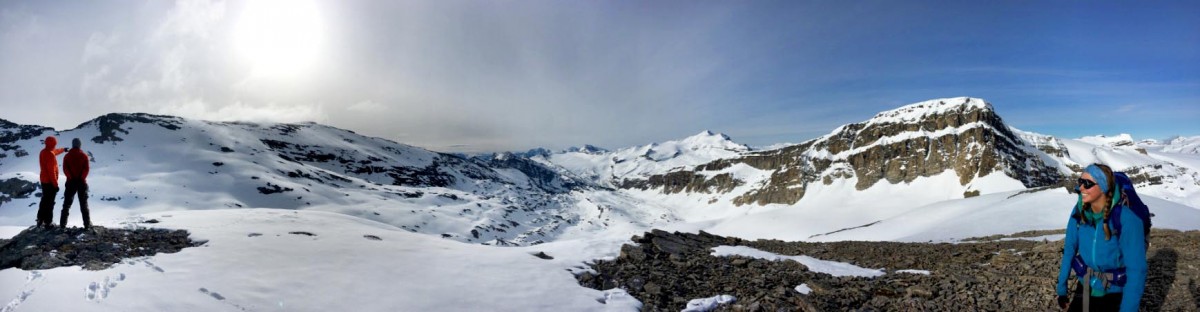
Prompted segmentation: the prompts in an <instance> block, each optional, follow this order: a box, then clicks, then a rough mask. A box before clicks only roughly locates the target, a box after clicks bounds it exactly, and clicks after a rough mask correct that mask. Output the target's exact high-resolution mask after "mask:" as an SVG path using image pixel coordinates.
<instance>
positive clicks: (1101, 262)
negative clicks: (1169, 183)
mask: <svg viewBox="0 0 1200 312" xmlns="http://www.w3.org/2000/svg"><path fill="white" fill-rule="evenodd" d="M1115 181H1116V179H1114V178H1113V172H1112V169H1111V168H1109V167H1108V166H1105V165H1101V164H1093V165H1090V166H1088V167H1087V168H1086V169H1084V172H1083V174H1082V175H1081V176H1080V177H1079V201H1078V202H1076V204H1075V209H1074V210H1072V212H1071V217H1070V218H1069V219H1068V221H1067V235H1066V238H1064V239H1063V243H1064V244H1063V258H1062V263H1061V266H1060V268H1059V271H1058V285H1056V287H1055V288H1056V289H1055V291H1056V292H1057V294H1058V304H1059V307H1061V308H1063V309H1067V310H1069V311H1084V310H1091V311H1122V312H1136V311H1137V310H1138V306H1139V305H1140V304H1141V301H1142V291H1143V290H1145V288H1146V273H1147V267H1146V240H1145V239H1146V238H1145V232H1144V229H1143V225H1142V221H1141V220H1140V219H1138V216H1137V214H1134V213H1133V212H1132V211H1130V210H1129V207H1126V206H1125V205H1122V204H1119V203H1117V202H1116V201H1114V200H1113V198H1114V196H1115V195H1116V194H1115V193H1114V192H1116V189H1117V187H1116V182H1115ZM1115 209H1124V211H1121V212H1120V218H1121V220H1120V221H1121V226H1122V229H1121V231H1120V232H1119V233H1118V232H1115V231H1114V230H1113V229H1111V228H1110V226H1109V224H1110V223H1111V220H1109V217H1110V216H1111V215H1113V213H1112V211H1113V210H1115ZM1077 259H1078V260H1077ZM1075 261H1080V262H1082V263H1081V264H1080V265H1082V266H1085V267H1086V268H1087V269H1086V270H1087V271H1088V273H1086V275H1087V276H1086V277H1079V278H1078V279H1079V280H1078V284H1077V285H1076V287H1075V293H1074V295H1073V296H1072V297H1074V298H1073V299H1069V298H1068V297H1067V294H1068V292H1067V278H1068V277H1069V275H1070V273H1071V270H1072V265H1073V262H1075ZM1120 270H1124V272H1123V274H1124V281H1123V283H1122V282H1120V281H1114V280H1119V279H1117V278H1115V276H1117V275H1116V274H1119V273H1113V272H1120ZM1085 289H1086V291H1087V292H1090V293H1086V294H1085V293H1084V292H1085Z"/></svg>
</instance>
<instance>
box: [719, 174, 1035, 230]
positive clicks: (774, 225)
mask: <svg viewBox="0 0 1200 312" xmlns="http://www.w3.org/2000/svg"><path fill="white" fill-rule="evenodd" d="M1005 180H1011V178H1007V177H1003V176H1001V175H996V176H995V177H989V178H987V179H979V180H977V181H976V182H975V184H972V185H971V186H970V187H974V188H975V189H983V190H988V191H999V190H1005V189H1008V190H1011V189H1012V188H1013V187H1017V186H1019V185H1020V184H1019V182H1012V181H1005ZM857 182H858V179H857V178H849V179H839V180H834V182H833V183H832V184H831V185H824V184H820V183H811V184H809V185H808V187H809V188H808V190H807V191H806V192H805V195H804V197H803V198H801V199H800V201H799V202H797V203H796V204H795V205H790V206H786V205H768V206H767V207H762V208H760V210H759V211H758V212H754V213H747V214H743V215H736V216H728V217H725V218H723V219H721V220H719V221H717V224H716V225H715V226H713V227H711V228H709V229H706V231H709V232H711V233H713V234H718V235H727V236H736V237H741V238H745V239H779V240H789V241H799V240H809V239H810V237H812V236H814V235H818V234H824V233H829V232H833V231H837V230H841V229H845V228H850V227H855V226H861V225H864V224H868V223H871V222H875V221H879V220H883V219H887V218H891V217H894V216H897V215H901V214H904V213H906V212H908V211H911V210H912V209H917V208H919V207H921V206H923V205H928V204H933V203H938V202H943V201H947V200H953V199H960V198H962V197H963V192H964V191H965V190H966V189H967V187H964V186H963V185H961V184H959V183H960V182H959V180H958V175H956V174H955V173H954V172H953V171H945V172H943V173H941V174H939V175H935V176H932V177H922V178H917V179H916V180H914V181H913V182H911V183H900V184H888V183H886V182H885V181H881V182H880V183H876V184H875V185H874V186H871V187H870V188H867V189H866V190H862V191H858V190H856V189H855V187H854V185H855V183H857ZM914 190H920V191H914Z"/></svg>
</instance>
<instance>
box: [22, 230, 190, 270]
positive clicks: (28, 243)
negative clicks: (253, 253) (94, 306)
mask: <svg viewBox="0 0 1200 312" xmlns="http://www.w3.org/2000/svg"><path fill="white" fill-rule="evenodd" d="M204 243H205V242H204V241H193V240H191V239H188V232H187V231H184V230H164V229H134V230H126V229H109V228H104V227H99V226H94V227H92V229H91V230H85V229H83V228H67V229H62V228H56V229H43V228H36V227H31V228H29V229H26V230H24V231H21V233H18V234H17V236H14V237H13V238H12V239H10V240H7V241H2V242H0V270H3V269H7V268H14V267H15V268H20V269H22V270H44V269H51V268H56V267H63V266H75V265H82V266H83V268H84V269H87V270H102V269H105V268H107V267H109V266H111V265H112V264H116V263H119V262H121V260H122V259H127V258H134V257H144V256H152V255H155V254H157V253H160V252H163V253H175V252H178V251H179V250H182V249H183V248H187V247H195V246H200V245H203V244H204Z"/></svg>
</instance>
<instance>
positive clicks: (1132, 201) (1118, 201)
mask: <svg viewBox="0 0 1200 312" xmlns="http://www.w3.org/2000/svg"><path fill="white" fill-rule="evenodd" d="M1113 178H1115V180H1116V183H1114V184H1115V185H1116V187H1117V190H1118V192H1115V193H1116V196H1113V203H1115V205H1113V206H1114V207H1116V206H1117V205H1121V206H1125V207H1128V208H1129V211H1130V212H1133V214H1134V215H1137V217H1138V219H1141V220H1142V229H1143V230H1144V231H1145V233H1144V234H1145V236H1144V237H1145V238H1146V247H1147V248H1149V247H1150V224H1151V223H1152V222H1151V220H1150V218H1151V217H1153V216H1154V214H1153V213H1150V207H1147V206H1146V203H1143V202H1142V198H1141V197H1138V195H1137V192H1136V191H1134V189H1133V181H1131V180H1130V179H1129V176H1127V175H1125V173H1124V172H1113ZM1122 210H1124V209H1113V210H1112V213H1111V214H1110V215H1109V218H1108V220H1109V228H1111V229H1112V230H1113V231H1115V232H1116V233H1117V235H1120V233H1121V211H1122Z"/></svg>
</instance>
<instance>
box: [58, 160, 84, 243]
mask: <svg viewBox="0 0 1200 312" xmlns="http://www.w3.org/2000/svg"><path fill="white" fill-rule="evenodd" d="M81 145H83V143H81V142H79V139H78V138H75V139H72V140H71V149H70V151H68V152H67V156H63V173H65V174H66V175H67V183H66V187H67V193H66V195H67V196H66V198H63V209H62V217H59V221H60V222H59V223H58V224H59V226H62V228H64V229H65V228H67V214H68V213H69V212H70V211H71V200H73V199H74V198H73V197H75V194H79V211H80V212H81V213H83V228H85V229H90V228H92V218H91V216H89V215H88V203H87V197H88V185H87V175H88V157H87V154H84V153H83V150H81V149H79V147H80V146H81Z"/></svg>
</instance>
